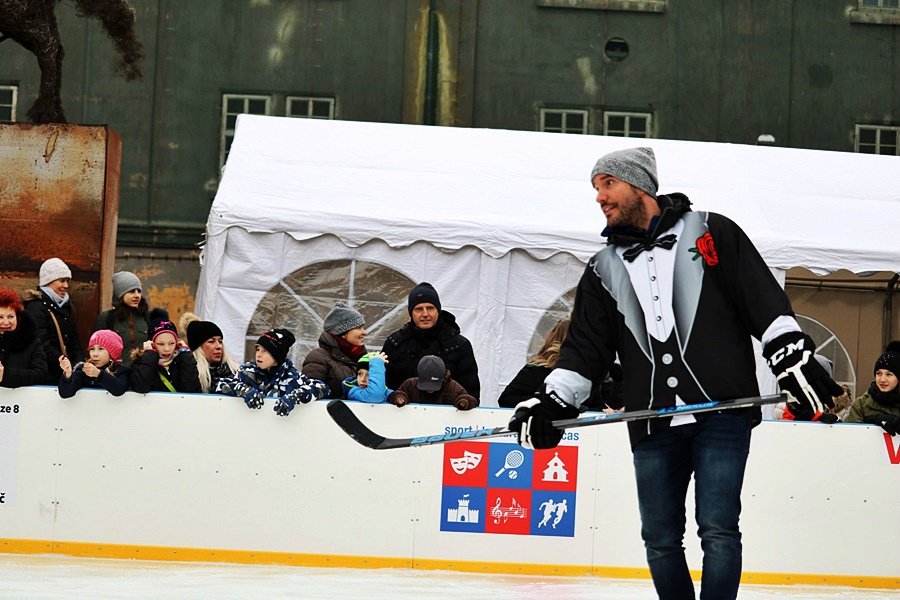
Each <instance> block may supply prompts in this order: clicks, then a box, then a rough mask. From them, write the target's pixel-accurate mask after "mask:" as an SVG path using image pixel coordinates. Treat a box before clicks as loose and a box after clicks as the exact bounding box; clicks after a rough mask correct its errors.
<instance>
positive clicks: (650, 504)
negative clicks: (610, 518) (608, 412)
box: [634, 413, 751, 600]
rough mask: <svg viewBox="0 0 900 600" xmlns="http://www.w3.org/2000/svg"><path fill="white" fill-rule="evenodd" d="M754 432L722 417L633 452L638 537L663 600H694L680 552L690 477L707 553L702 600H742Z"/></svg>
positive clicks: (665, 432) (664, 434)
mask: <svg viewBox="0 0 900 600" xmlns="http://www.w3.org/2000/svg"><path fill="white" fill-rule="evenodd" d="M750 429H751V428H750V420H749V418H748V417H747V416H746V415H742V414H728V413H720V414H715V415H712V416H711V417H709V418H708V419H706V420H705V421H703V422H701V423H691V424H688V425H681V426H678V427H669V428H665V429H660V430H658V431H655V432H654V433H653V434H651V435H650V436H649V437H647V438H645V439H644V440H642V441H640V442H638V444H637V445H636V446H635V447H634V472H635V476H636V478H637V491H638V502H639V505H640V511H641V537H643V539H644V547H645V548H646V549H647V563H648V564H649V566H650V574H651V575H652V577H653V585H654V586H655V587H656V593H657V594H658V595H659V597H660V598H661V599H663V600H681V599H682V598H690V599H693V598H694V585H693V582H692V581H691V574H690V572H689V571H688V566H687V561H686V560H685V558H684V546H683V542H684V531H685V530H684V528H685V506H684V504H685V497H686V495H687V488H688V483H689V482H690V479H691V474H692V473H693V475H694V491H695V498H694V502H695V505H696V515H695V516H696V519H697V525H698V534H699V536H700V545H701V547H702V549H703V578H702V583H701V590H700V597H701V598H708V599H715V600H727V599H729V598H735V597H737V591H738V584H739V583H740V579H741V532H740V529H739V527H738V521H739V519H740V514H741V486H742V485H743V482H744V467H745V466H746V464H747V454H748V453H749V451H750Z"/></svg>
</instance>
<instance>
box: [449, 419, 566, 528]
mask: <svg viewBox="0 0 900 600" xmlns="http://www.w3.org/2000/svg"><path fill="white" fill-rule="evenodd" d="M572 435H574V434H572ZM577 466H578V446H564V445H560V446H559V447H557V448H554V449H553V450H527V449H524V448H520V447H519V446H518V445H513V444H505V443H496V442H492V443H485V442H455V443H451V444H446V445H445V446H444V465H443V489H442V491H441V531H466V532H470V533H504V534H519V535H553V536H565V537H574V535H575V527H574V525H575V500H576V498H575V497H576V494H575V491H576V488H577V484H578V475H577Z"/></svg>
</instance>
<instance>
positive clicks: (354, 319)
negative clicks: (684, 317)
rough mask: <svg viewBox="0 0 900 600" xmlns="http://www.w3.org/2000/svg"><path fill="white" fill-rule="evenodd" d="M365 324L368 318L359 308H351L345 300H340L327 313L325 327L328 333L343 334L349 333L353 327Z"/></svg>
mask: <svg viewBox="0 0 900 600" xmlns="http://www.w3.org/2000/svg"><path fill="white" fill-rule="evenodd" d="M365 324H366V319H365V318H364V317H363V316H362V315H361V314H360V312H359V311H358V310H355V309H353V308H350V307H349V306H347V305H346V304H344V303H343V302H338V303H337V304H335V305H334V308H332V309H331V310H330V311H329V312H328V314H327V315H325V322H324V323H323V328H324V329H325V331H327V332H328V333H333V334H334V335H341V334H344V333H347V332H348V331H350V330H351V329H356V328H357V327H362V326H363V325H365Z"/></svg>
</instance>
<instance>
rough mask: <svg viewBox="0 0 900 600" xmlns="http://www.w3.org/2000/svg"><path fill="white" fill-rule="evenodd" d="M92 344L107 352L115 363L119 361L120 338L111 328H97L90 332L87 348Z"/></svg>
mask: <svg viewBox="0 0 900 600" xmlns="http://www.w3.org/2000/svg"><path fill="white" fill-rule="evenodd" d="M94 346H100V347H101V348H103V349H104V350H106V351H107V352H109V358H110V359H111V360H112V361H113V362H115V363H117V362H119V359H120V358H121V357H122V348H123V344H122V338H121V337H120V336H119V334H118V333H116V332H115V331H112V330H111V329H98V330H97V331H95V332H94V333H92V334H91V339H90V340H89V341H88V349H90V348H93V347H94Z"/></svg>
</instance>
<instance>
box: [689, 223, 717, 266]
mask: <svg viewBox="0 0 900 600" xmlns="http://www.w3.org/2000/svg"><path fill="white" fill-rule="evenodd" d="M694 243H695V244H697V245H696V246H694V247H693V248H691V249H690V251H691V252H693V253H694V256H693V259H694V260H697V259H698V258H700V257H701V256H702V257H703V260H704V261H705V262H706V264H707V265H709V266H710V267H714V266H716V265H717V264H719V254H718V253H717V252H716V245H715V243H714V242H713V236H712V234H711V233H710V232H708V231H707V232H706V233H704V234H703V235H701V236H700V237H698V238H697V241H696V242H694Z"/></svg>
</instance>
